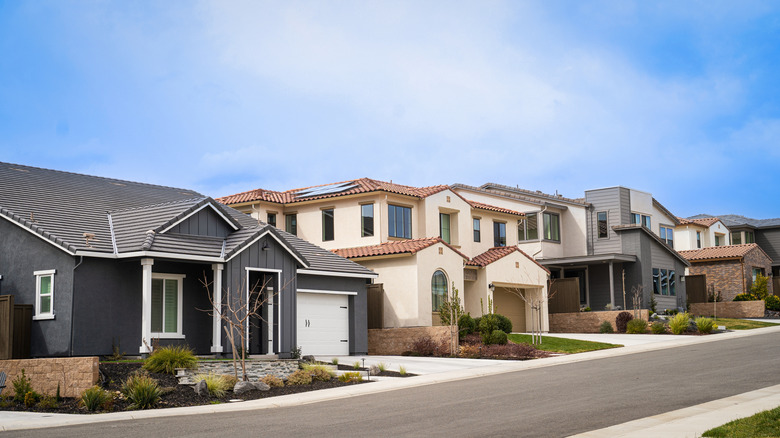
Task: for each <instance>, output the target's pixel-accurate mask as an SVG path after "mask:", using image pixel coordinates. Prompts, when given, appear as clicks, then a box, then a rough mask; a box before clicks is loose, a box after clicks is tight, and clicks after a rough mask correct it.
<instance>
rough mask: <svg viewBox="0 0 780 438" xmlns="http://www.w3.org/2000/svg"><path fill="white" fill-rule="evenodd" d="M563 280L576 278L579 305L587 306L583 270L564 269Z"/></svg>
mask: <svg viewBox="0 0 780 438" xmlns="http://www.w3.org/2000/svg"><path fill="white" fill-rule="evenodd" d="M563 278H578V279H579V280H580V304H587V302H588V297H587V296H586V293H587V289H586V287H587V285H586V284H585V268H579V269H566V270H565V271H564V272H563Z"/></svg>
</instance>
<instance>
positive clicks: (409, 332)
mask: <svg viewBox="0 0 780 438" xmlns="http://www.w3.org/2000/svg"><path fill="white" fill-rule="evenodd" d="M450 336H454V337H455V342H458V331H457V329H455V330H454V332H453V333H452V334H450V327H449V326H446V327H441V326H439V327H404V328H394V329H371V330H369V331H368V354H375V355H391V356H398V355H401V354H403V353H404V352H406V351H411V350H412V345H413V344H414V342H415V341H417V340H419V339H421V338H424V337H430V338H431V339H432V340H433V341H434V342H436V343H437V344H441V343H449V342H450V339H451V338H450Z"/></svg>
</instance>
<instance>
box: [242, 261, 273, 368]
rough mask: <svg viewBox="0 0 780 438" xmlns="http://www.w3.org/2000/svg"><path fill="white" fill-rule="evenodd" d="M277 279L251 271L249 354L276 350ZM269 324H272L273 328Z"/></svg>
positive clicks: (249, 284) (249, 287)
mask: <svg viewBox="0 0 780 438" xmlns="http://www.w3.org/2000/svg"><path fill="white" fill-rule="evenodd" d="M275 279H276V276H275V275H269V274H265V273H262V272H251V271H250V273H249V283H248V291H249V302H248V303H249V304H248V309H249V313H250V317H249V354H273V352H274V351H275V348H274V347H273V346H272V344H271V342H272V341H273V340H274V339H275V338H276V330H277V322H276V321H275V320H274V318H275V317H276V315H275V314H274V313H275V311H274V308H275V306H276V305H277V303H278V297H277V296H276V288H275V285H276V283H275V281H276V280H275ZM245 296H246V292H245ZM269 324H272V329H271V330H269V328H268V327H269ZM273 345H276V344H275V343H274V344H273Z"/></svg>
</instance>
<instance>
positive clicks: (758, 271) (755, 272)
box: [753, 268, 764, 283]
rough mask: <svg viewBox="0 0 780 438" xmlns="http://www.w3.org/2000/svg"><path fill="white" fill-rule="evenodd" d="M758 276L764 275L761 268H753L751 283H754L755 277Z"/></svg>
mask: <svg viewBox="0 0 780 438" xmlns="http://www.w3.org/2000/svg"><path fill="white" fill-rule="evenodd" d="M759 275H764V269H763V268H753V283H755V282H756V277H758V276H759Z"/></svg>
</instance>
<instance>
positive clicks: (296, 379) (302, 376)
mask: <svg viewBox="0 0 780 438" xmlns="http://www.w3.org/2000/svg"><path fill="white" fill-rule="evenodd" d="M309 384H311V374H309V373H308V372H306V371H304V370H298V371H296V372H294V373H292V374H290V375H289V376H288V377H287V386H293V385H296V386H297V385H309Z"/></svg>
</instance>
